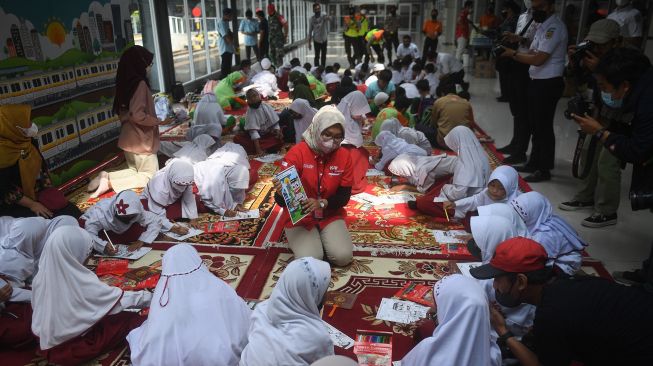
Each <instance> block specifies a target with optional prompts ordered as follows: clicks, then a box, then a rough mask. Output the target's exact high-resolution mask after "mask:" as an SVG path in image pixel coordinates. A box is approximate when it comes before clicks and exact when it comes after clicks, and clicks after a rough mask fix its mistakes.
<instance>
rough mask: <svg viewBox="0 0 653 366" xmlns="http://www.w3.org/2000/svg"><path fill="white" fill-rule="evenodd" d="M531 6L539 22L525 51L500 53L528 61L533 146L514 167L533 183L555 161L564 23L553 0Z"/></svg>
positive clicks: (548, 173)
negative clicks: (525, 173) (555, 132)
mask: <svg viewBox="0 0 653 366" xmlns="http://www.w3.org/2000/svg"><path fill="white" fill-rule="evenodd" d="M531 7H532V15H533V20H534V21H535V22H537V23H540V24H539V26H538V28H537V31H536V32H535V37H534V39H533V42H532V43H531V47H530V49H529V51H528V53H522V52H519V51H518V50H514V49H510V48H506V52H504V53H503V55H502V57H511V58H512V59H513V60H515V61H517V62H520V63H523V64H527V65H530V67H529V69H528V73H529V75H530V78H531V81H530V83H529V86H528V122H529V125H530V129H531V133H532V135H533V148H532V150H531V156H530V159H529V161H528V163H526V165H522V166H517V167H515V169H517V171H521V172H528V173H531V174H530V175H529V176H527V177H526V178H524V180H525V181H527V182H531V183H534V182H542V181H546V180H550V179H551V169H553V164H554V161H555V134H554V132H553V118H554V117H555V111H556V105H557V104H558V100H560V98H561V97H562V93H563V91H564V87H565V83H564V81H563V79H562V74H563V72H564V69H565V59H566V53H567V27H566V26H565V24H564V23H563V22H562V20H561V19H560V18H559V17H558V16H557V15H556V14H555V0H533V1H532V5H531Z"/></svg>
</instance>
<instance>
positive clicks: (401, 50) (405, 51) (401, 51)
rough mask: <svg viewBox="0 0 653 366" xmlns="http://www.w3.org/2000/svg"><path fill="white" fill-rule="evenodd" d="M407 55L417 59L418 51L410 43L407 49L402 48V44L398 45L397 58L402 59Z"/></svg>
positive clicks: (413, 44)
mask: <svg viewBox="0 0 653 366" xmlns="http://www.w3.org/2000/svg"><path fill="white" fill-rule="evenodd" d="M407 55H411V56H412V57H413V58H418V57H419V50H418V49H417V46H416V45H415V43H411V44H410V46H408V47H406V46H404V44H403V43H401V44H399V46H398V47H397V58H404V56H407Z"/></svg>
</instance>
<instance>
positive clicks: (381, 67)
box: [372, 64, 385, 72]
mask: <svg viewBox="0 0 653 366" xmlns="http://www.w3.org/2000/svg"><path fill="white" fill-rule="evenodd" d="M383 70H385V65H383V64H374V66H373V67H372V71H375V72H379V71H383Z"/></svg>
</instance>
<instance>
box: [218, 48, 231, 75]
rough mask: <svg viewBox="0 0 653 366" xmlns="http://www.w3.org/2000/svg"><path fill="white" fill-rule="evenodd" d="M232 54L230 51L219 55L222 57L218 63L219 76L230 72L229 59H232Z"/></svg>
mask: <svg viewBox="0 0 653 366" xmlns="http://www.w3.org/2000/svg"><path fill="white" fill-rule="evenodd" d="M233 56H234V54H233V53H231V52H225V53H223V54H222V55H221V56H220V57H221V58H222V61H221V63H220V76H222V78H225V77H226V76H227V75H229V74H231V60H232V59H233Z"/></svg>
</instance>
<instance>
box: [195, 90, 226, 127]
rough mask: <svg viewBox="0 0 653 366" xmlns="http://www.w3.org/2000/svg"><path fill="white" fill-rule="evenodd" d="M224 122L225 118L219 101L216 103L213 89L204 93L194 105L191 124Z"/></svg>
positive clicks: (220, 124) (217, 123)
mask: <svg viewBox="0 0 653 366" xmlns="http://www.w3.org/2000/svg"><path fill="white" fill-rule="evenodd" d="M226 123H227V118H226V117H225V115H224V111H223V110H222V107H221V106H220V103H218V99H217V98H216V96H215V94H213V91H211V92H210V93H207V94H204V96H202V99H200V101H199V102H198V103H197V106H196V107H195V112H194V113H193V125H194V126H199V125H211V124H215V125H218V126H222V125H225V124H226Z"/></svg>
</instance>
